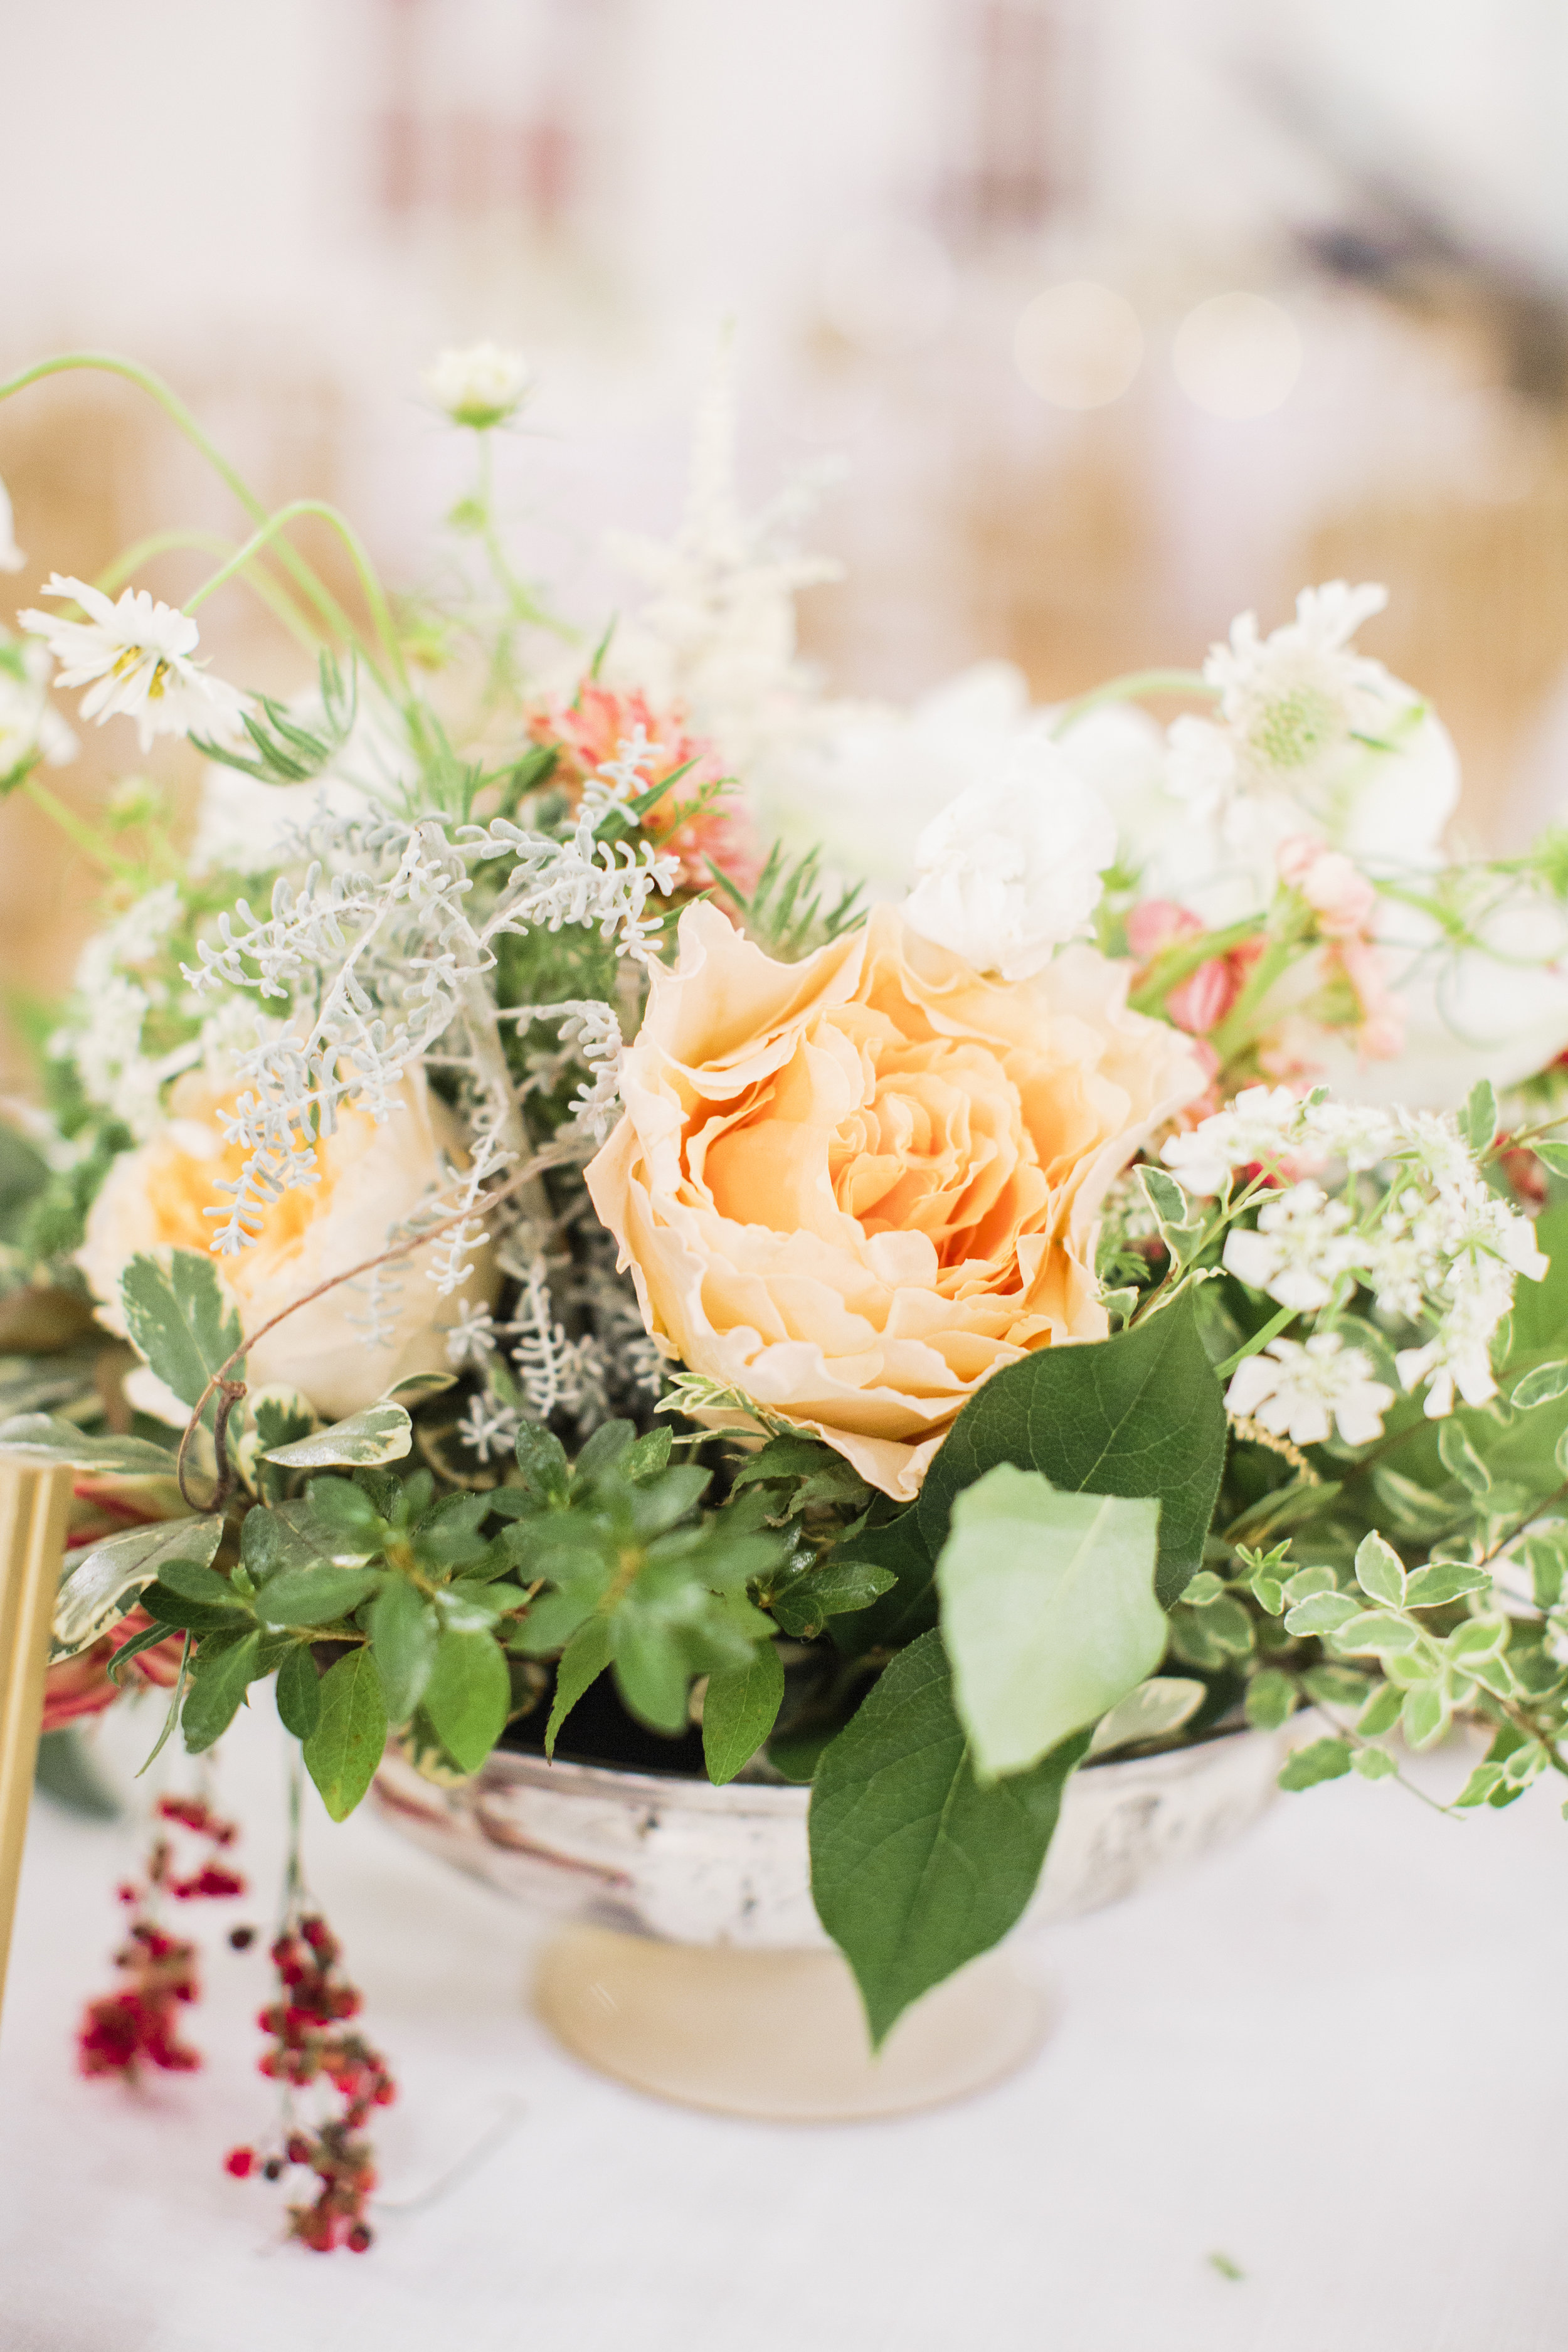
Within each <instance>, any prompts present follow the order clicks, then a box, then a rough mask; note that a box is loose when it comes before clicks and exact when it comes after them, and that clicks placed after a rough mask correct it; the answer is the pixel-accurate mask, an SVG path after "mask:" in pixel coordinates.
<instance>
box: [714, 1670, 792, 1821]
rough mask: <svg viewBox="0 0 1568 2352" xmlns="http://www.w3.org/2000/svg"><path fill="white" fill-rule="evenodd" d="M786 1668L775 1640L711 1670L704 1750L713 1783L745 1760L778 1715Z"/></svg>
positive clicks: (718, 1782)
mask: <svg viewBox="0 0 1568 2352" xmlns="http://www.w3.org/2000/svg"><path fill="white" fill-rule="evenodd" d="M783 1699H784V1665H783V1663H782V1661H781V1660H780V1657H779V1654H778V1649H777V1646H776V1645H775V1644H774V1643H772V1642H759V1643H758V1644H757V1646H756V1649H755V1650H754V1651H753V1653H752V1657H751V1660H750V1662H749V1664H746V1665H743V1666H729V1667H726V1668H725V1669H724V1670H723V1672H722V1673H720V1674H716V1675H709V1677H708V1689H707V1693H706V1696H704V1698H703V1701H702V1756H703V1760H704V1762H705V1763H706V1764H707V1767H708V1778H709V1779H710V1780H711V1781H712V1782H713V1783H714V1784H715V1786H716V1787H719V1788H722V1787H723V1785H724V1783H725V1781H727V1780H733V1779H734V1777H735V1775H736V1773H737V1772H738V1771H739V1770H740V1769H741V1767H742V1765H743V1764H749V1763H750V1762H751V1760H752V1757H753V1756H754V1755H755V1754H756V1752H757V1750H758V1748H760V1747H761V1746H762V1744H763V1740H764V1739H766V1738H767V1737H768V1734H769V1733H770V1732H771V1731H772V1729H773V1725H774V1724H775V1723H776V1722H777V1721H778V1712H779V1707H780V1705H781V1704H782V1702H783Z"/></svg>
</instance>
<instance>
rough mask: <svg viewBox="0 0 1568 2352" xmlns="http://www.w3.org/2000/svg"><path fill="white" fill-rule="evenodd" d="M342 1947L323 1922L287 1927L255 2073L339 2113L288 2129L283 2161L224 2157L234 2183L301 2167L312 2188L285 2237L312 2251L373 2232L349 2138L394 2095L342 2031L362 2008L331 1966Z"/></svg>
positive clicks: (367, 2152) (238, 2151) (360, 2155)
mask: <svg viewBox="0 0 1568 2352" xmlns="http://www.w3.org/2000/svg"><path fill="white" fill-rule="evenodd" d="M341 1949H342V1948H341V1946H340V1945H339V1943H338V1940H337V1937H335V1936H334V1935H333V1934H332V1932H331V1928H330V1927H328V1926H327V1923H326V1921H325V1920H324V1919H322V1918H321V1917H320V1916H318V1915H316V1914H314V1913H311V1914H309V1915H307V1916H303V1917H301V1918H300V1920H299V1921H298V1922H297V1924H296V1925H294V1926H292V1927H285V1929H284V1930H283V1932H282V1934H281V1935H280V1936H279V1937H278V1940H277V1941H276V1943H275V1944H274V1945H273V1947H272V1964H273V1966H274V1968H275V1969H277V1971H278V1976H279V1984H280V1988H281V1992H282V1998H281V1999H280V2000H276V2001H274V2002H272V2003H271V2005H270V2006H269V2007H268V2008H267V2009H264V2010H263V2011H261V2014H260V2018H259V2020H258V2023H259V2024H260V2027H261V2030H262V2032H264V2033H266V2034H268V2035H269V2036H270V2037H271V2042H272V2047H271V2048H270V2049H269V2050H268V2051H267V2052H266V2053H264V2054H263V2056H262V2057H261V2058H260V2060H259V2061H258V2065H259V2067H260V2071H261V2073H262V2074H267V2075H270V2077H271V2078H272V2080H273V2081H274V2082H277V2083H280V2084H282V2085H283V2086H284V2091H285V2095H286V2098H289V2099H291V2097H292V2095H293V2094H294V2093H296V2092H298V2091H303V2090H307V2089H309V2088H310V2086H311V2085H312V2084H320V2085H321V2086H323V2087H326V2088H330V2089H331V2091H332V2092H333V2093H335V2094H336V2095H337V2097H338V2098H339V2099H340V2100H341V2101H342V2111H341V2113H339V2114H338V2115H335V2116H330V2117H329V2118H328V2119H327V2121H325V2122H324V2123H322V2124H321V2125H320V2126H318V2127H317V2128H316V2129H315V2130H313V2131H304V2130H300V2129H294V2128H291V2129H290V2130H289V2132H288V2134H287V2137H285V2139H284V2142H283V2147H282V2153H281V2155H276V2156H269V2157H267V2158H261V2157H259V2156H258V2154H257V2152H256V2150H255V2149H254V2148H249V2147H237V2148H232V2149H231V2150H230V2151H229V2154H228V2155H227V2157H226V2158H225V2159H224V2161H225V2165H226V2169H227V2170H228V2171H230V2172H231V2173H233V2174H234V2175H235V2177H236V2179H246V2178H247V2176H248V2175H249V2174H250V2173H252V2172H259V2173H260V2174H261V2175H262V2177H263V2179H268V2180H276V2179H279V2177H280V2175H281V2174H282V2172H283V2171H284V2169H285V2168H286V2166H289V2165H296V2166H300V2167H301V2168H309V2169H310V2171H311V2172H313V2173H314V2174H315V2176H316V2179H317V2182H318V2184H319V2185H318V2188H317V2190H316V2194H315V2197H314V2199H313V2200H312V2201H311V2202H310V2204H308V2205H305V2204H300V2205H291V2206H290V2207H289V2235H290V2237H295V2238H298V2239H300V2241H301V2242H302V2243H303V2244H305V2245H307V2246H310V2248H311V2249H312V2250H313V2251H314V2252H317V2253H321V2254H327V2253H331V2252H332V2251H333V2249H334V2248H335V2247H337V2246H347V2247H348V2248H349V2249H350V2251H351V2252H353V2253H356V2254H363V2252H365V2251H366V2250H367V2248H368V2247H369V2246H370V2244H371V2243H372V2240H373V2235H374V2233H373V2231H372V2230H371V2227H370V2224H369V2222H368V2221H366V2220H365V2218H364V2209H365V2203H366V2200H367V2199H368V2198H369V2196H370V2194H371V2191H372V2190H373V2189H374V2187H375V2179H376V2176H375V2166H374V2158H373V2152H372V2149H371V2146H370V2142H369V2141H368V2140H367V2139H363V2138H359V2137H355V2135H356V2134H357V2133H358V2132H359V2131H360V2130H361V2128H362V2126H363V2125H364V2123H365V2121H366V2119H367V2118H368V2116H370V2113H371V2111H372V2109H373V2108H374V2107H384V2106H389V2105H391V2103H392V2101H393V2100H394V2098H395V2096H396V2095H397V2086H396V2084H395V2082H394V2081H393V2078H392V2074H391V2073H390V2071H389V2070H388V2067H387V2064H386V2061H385V2060H384V2058H383V2057H382V2056H381V2054H380V2053H379V2052H378V2051H375V2050H373V2049H372V2047H371V2045H370V2043H369V2042H367V2041H366V2040H365V2038H364V2036H363V2034H362V2033H359V2032H350V2031H347V2030H346V2028H347V2021H348V2020H349V2019H350V2018H353V2017H356V2016H357V2015H358V2014H359V2010H360V1995H359V1993H358V1991H357V1990H356V1989H355V1988H354V1986H353V1985H352V1984H350V1983H349V1981H348V1979H346V1977H344V1976H343V1975H342V1973H341V1971H340V1970H339V1969H338V1965H337V1963H338V1959H339V1957H340V1953H341Z"/></svg>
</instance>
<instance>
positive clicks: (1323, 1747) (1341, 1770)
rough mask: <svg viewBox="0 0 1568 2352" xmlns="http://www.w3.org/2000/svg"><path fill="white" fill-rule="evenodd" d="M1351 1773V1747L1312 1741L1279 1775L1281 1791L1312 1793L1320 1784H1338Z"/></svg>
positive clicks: (1343, 1742)
mask: <svg viewBox="0 0 1568 2352" xmlns="http://www.w3.org/2000/svg"><path fill="white" fill-rule="evenodd" d="M1350 1769H1351V1750H1350V1743H1349V1741H1348V1740H1344V1739H1314V1740H1312V1741H1310V1744H1309V1745H1308V1746H1307V1747H1305V1748H1297V1750H1296V1753H1295V1754H1294V1756H1292V1757H1291V1758H1290V1759H1289V1763H1287V1764H1286V1766H1285V1768H1284V1769H1283V1771H1282V1772H1281V1773H1280V1775H1279V1786H1280V1787H1281V1788H1282V1789H1315V1788H1316V1787H1317V1785H1318V1782H1319V1781H1320V1780H1342V1779H1343V1778H1344V1775H1345V1774H1346V1773H1347V1772H1348V1771H1349V1770H1350Z"/></svg>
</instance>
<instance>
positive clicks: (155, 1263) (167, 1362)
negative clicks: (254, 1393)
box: [120, 1250, 245, 1423]
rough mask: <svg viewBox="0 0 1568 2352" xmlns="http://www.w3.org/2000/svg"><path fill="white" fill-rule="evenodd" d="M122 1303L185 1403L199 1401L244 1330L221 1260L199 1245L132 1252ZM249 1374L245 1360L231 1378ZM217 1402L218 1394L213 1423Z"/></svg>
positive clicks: (154, 1362) (142, 1344)
mask: <svg viewBox="0 0 1568 2352" xmlns="http://www.w3.org/2000/svg"><path fill="white" fill-rule="evenodd" d="M120 1303H121V1307H123V1309H124V1313H125V1328H126V1329H127V1330H128V1331H129V1332H130V1334H131V1339H132V1345H133V1346H134V1347H135V1348H136V1349H138V1350H139V1352H140V1353H141V1354H142V1355H143V1356H145V1358H146V1359H147V1361H148V1363H149V1365H150V1366H151V1367H152V1369H153V1371H154V1372H155V1373H156V1374H157V1377H158V1378H159V1380H161V1381H163V1385H164V1387H165V1388H168V1389H172V1390H173V1391H174V1394H175V1395H176V1396H177V1397H178V1398H179V1400H180V1402H181V1403H182V1404H189V1405H194V1404H195V1402H196V1399H197V1398H198V1397H199V1396H200V1395H201V1392H202V1391H203V1390H204V1389H205V1386H206V1384H207V1382H208V1381H209V1380H211V1379H212V1377H213V1375H214V1373H215V1372H216V1371H218V1370H220V1369H221V1367H222V1366H223V1365H224V1363H225V1362H226V1360H227V1359H228V1358H229V1357H230V1356H231V1355H232V1354H233V1353H234V1350H235V1349H237V1347H238V1345H239V1343H240V1340H241V1339H242V1338H243V1336H244V1334H243V1333H242V1331H241V1329H240V1324H239V1310H238V1308H237V1306H236V1305H235V1302H234V1299H233V1297H232V1296H231V1295H230V1293H229V1292H228V1291H227V1290H226V1288H225V1287H224V1284H223V1281H222V1279H221V1277H220V1276H219V1274H218V1270H217V1268H216V1265H214V1264H213V1262H212V1259H211V1258H210V1257H207V1256H205V1255H198V1254H197V1253H196V1252H195V1250H172V1251H169V1252H168V1253H167V1254H163V1255H159V1256H157V1257H146V1256H138V1257H133V1258H132V1261H131V1263H130V1265H128V1266H127V1267H126V1269H125V1271H124V1273H123V1274H122V1275H121V1277H120ZM244 1377H245V1366H244V1364H243V1362H241V1363H239V1364H237V1365H236V1366H235V1368H234V1370H233V1372H232V1373H231V1374H230V1378H231V1379H234V1380H243V1379H244ZM216 1406H217V1399H216V1397H213V1398H212V1399H210V1400H209V1402H208V1404H207V1409H206V1412H205V1416H204V1418H205V1420H206V1421H207V1422H208V1423H211V1421H212V1418H213V1415H214V1413H215V1412H216Z"/></svg>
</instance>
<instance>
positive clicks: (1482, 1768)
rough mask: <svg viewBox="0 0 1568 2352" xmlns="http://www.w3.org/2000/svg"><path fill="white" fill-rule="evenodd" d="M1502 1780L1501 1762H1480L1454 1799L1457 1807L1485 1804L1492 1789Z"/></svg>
mask: <svg viewBox="0 0 1568 2352" xmlns="http://www.w3.org/2000/svg"><path fill="white" fill-rule="evenodd" d="M1501 1780H1502V1766H1501V1765H1500V1764H1478V1765H1477V1766H1476V1769H1475V1770H1474V1771H1473V1772H1472V1773H1471V1774H1470V1777H1469V1779H1468V1780H1467V1781H1466V1783H1465V1785H1464V1787H1463V1788H1462V1789H1461V1790H1460V1791H1459V1793H1458V1796H1457V1797H1456V1798H1455V1799H1454V1804H1455V1807H1456V1809H1458V1808H1459V1807H1461V1806H1468V1805H1484V1804H1485V1803H1486V1801H1487V1800H1488V1798H1489V1796H1490V1795H1491V1793H1492V1790H1494V1789H1496V1788H1497V1787H1498V1786H1499V1785H1500V1782H1501Z"/></svg>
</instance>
